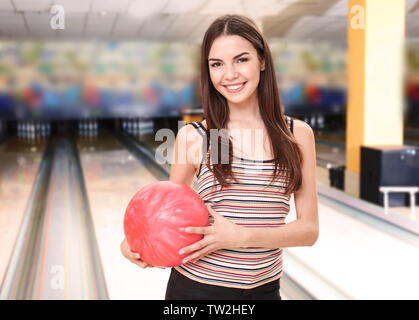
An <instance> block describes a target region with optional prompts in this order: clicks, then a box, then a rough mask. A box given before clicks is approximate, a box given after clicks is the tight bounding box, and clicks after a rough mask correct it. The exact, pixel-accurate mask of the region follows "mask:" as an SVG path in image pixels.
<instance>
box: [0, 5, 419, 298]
mask: <svg viewBox="0 0 419 320" xmlns="http://www.w3.org/2000/svg"><path fill="white" fill-rule="evenodd" d="M377 6H381V7H377ZM377 8H380V10H377ZM229 13H237V14H242V15H246V16H248V17H249V18H252V19H253V20H254V21H255V22H256V23H257V24H258V26H259V27H260V28H261V30H262V31H263V33H264V35H265V36H266V38H267V39H268V43H269V45H270V49H271V51H272V55H273V59H274V62H275V70H276V74H277V81H278V85H279V89H280V99H281V102H282V104H283V107H284V111H285V113H286V114H287V115H289V116H291V117H294V118H296V119H301V120H303V121H305V122H307V123H308V124H310V126H311V127H312V128H313V130H314V132H315V137H316V153H317V180H318V181H317V182H318V192H319V215H320V237H319V240H318V242H317V243H316V244H315V246H314V247H312V248H287V249H286V250H285V251H286V254H285V257H284V275H283V278H282V280H281V295H282V297H283V299H418V298H419V295H418V294H417V290H416V288H417V286H418V285H419V275H418V270H419V250H418V249H419V237H418V236H419V210H418V206H419V1H418V0H406V1H404V0H387V1H378V0H358V1H356V0H353V1H352V0H261V1H257V2H256V1H250V0H234V1H233V0H231V1H227V2H226V1H222V0H205V1H203V0H194V1H190V0H154V1H152V2H148V1H143V0H0V120H1V122H0V279H2V285H1V291H0V298H1V299H163V298H164V291H165V285H166V281H167V279H168V274H169V273H168V272H169V270H166V269H165V270H161V269H156V270H154V269H147V270H141V269H139V268H138V267H137V266H135V265H131V264H130V263H129V262H128V261H126V260H125V259H124V258H123V257H122V255H121V254H120V251H119V244H120V242H121V241H122V239H123V237H124V235H123V229H122V221H123V215H124V211H125V207H126V205H127V204H128V202H129V200H130V198H131V197H132V196H133V195H134V194H135V192H136V191H138V190H139V189H140V188H141V187H142V186H145V185H147V184H149V183H152V182H154V181H157V180H167V179H168V174H169V172H170V165H169V164H164V165H159V163H158V161H157V159H159V158H164V157H167V158H169V159H170V158H171V152H172V146H171V145H168V146H167V147H168V151H167V153H166V154H161V153H159V152H157V153H156V149H157V147H158V146H159V145H161V144H162V143H163V142H162V141H161V140H156V132H157V131H158V130H159V129H162V128H169V129H171V130H173V132H174V133H177V131H178V129H179V127H178V121H184V122H190V121H201V120H202V119H203V113H202V107H201V97H200V88H199V65H200V60H199V59H200V45H201V42H202V38H203V35H204V32H205V30H206V29H207V28H208V26H209V25H210V24H211V22H212V21H214V20H215V19H216V18H217V17H219V16H221V15H223V14H229ZM354 19H355V20H354ZM380 19H381V20H380ZM354 21H355V22H354ZM365 21H367V22H368V21H370V24H368V23H367V24H365V23H364V22H365ZM354 23H355V27H354ZM358 25H360V27H359V28H358V27H357V26H358ZM369 26H370V27H369ZM386 28H387V29H386ZM371 30H372V31H371ZM380 30H381V32H382V33H383V34H384V35H382V34H381V33H380ZM375 40H376V41H375ZM381 102H383V105H381ZM384 104H385V106H384ZM387 104H388V105H387ZM369 132H372V133H371V134H369ZM388 136H390V137H391V139H390V138H388ZM394 137H395V138H394ZM393 138H394V139H393ZM165 142H167V141H165ZM383 187H384V188H383ZM194 188H196V184H194ZM292 219H295V209H294V207H293V204H292V208H291V212H290V215H289V219H288V220H287V222H289V221H292ZM389 275H390V276H389Z"/></svg>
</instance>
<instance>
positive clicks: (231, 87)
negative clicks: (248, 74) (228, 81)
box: [224, 81, 247, 93]
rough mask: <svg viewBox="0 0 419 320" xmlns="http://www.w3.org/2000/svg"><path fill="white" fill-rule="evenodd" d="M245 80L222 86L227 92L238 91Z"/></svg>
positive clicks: (244, 83)
mask: <svg viewBox="0 0 419 320" xmlns="http://www.w3.org/2000/svg"><path fill="white" fill-rule="evenodd" d="M246 83H247V81H245V82H242V83H239V84H234V85H225V86H224V88H226V89H227V92H228V93H237V92H240V91H241V90H242V89H243V88H244V87H245V85H246Z"/></svg>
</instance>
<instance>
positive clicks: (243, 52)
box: [208, 35, 265, 105]
mask: <svg viewBox="0 0 419 320" xmlns="http://www.w3.org/2000/svg"><path fill="white" fill-rule="evenodd" d="M208 66H209V72H210V78H211V81H212V84H213V85H214V87H215V89H217V91H218V92H219V93H221V94H222V95H223V96H224V97H225V98H226V99H227V101H228V102H229V103H230V104H231V103H232V104H237V105H242V104H246V103H248V102H249V103H250V102H252V101H254V99H255V98H256V97H257V87H258V84H259V79H260V72H261V70H264V68H265V67H264V63H263V62H262V64H261V62H260V60H259V57H258V55H257V52H256V49H255V48H254V47H253V45H252V44H251V43H250V42H249V41H247V40H246V39H244V38H242V37H240V36H237V35H229V36H220V37H218V38H216V39H215V40H214V42H213V43H212V46H211V49H210V52H209V55H208Z"/></svg>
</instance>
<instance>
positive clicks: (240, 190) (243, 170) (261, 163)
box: [175, 117, 293, 289]
mask: <svg viewBox="0 0 419 320" xmlns="http://www.w3.org/2000/svg"><path fill="white" fill-rule="evenodd" d="M287 122H288V126H289V129H290V131H291V132H292V131H293V130H292V129H293V121H292V119H291V118H289V117H287ZM191 124H192V125H193V126H194V127H195V128H196V129H197V130H198V131H199V133H200V134H201V135H202V136H203V137H204V139H205V137H206V134H205V128H204V126H203V125H202V123H200V122H192V123H191ZM210 149H211V146H209V148H208V151H207V155H208V152H209V151H210ZM274 167H275V164H274V161H273V160H249V159H243V158H239V157H235V156H233V161H232V171H233V174H234V176H235V177H236V178H237V179H238V181H239V183H237V182H235V181H233V182H232V184H231V185H230V186H229V187H227V188H224V189H223V190H221V186H220V185H219V184H218V181H217V182H216V183H214V175H213V173H212V172H211V171H210V170H209V169H208V167H207V166H206V164H205V163H201V167H200V169H199V172H198V173H197V175H196V178H197V185H198V190H197V192H198V194H199V195H200V196H201V198H202V200H203V201H204V203H206V204H210V205H211V207H212V208H213V209H214V210H215V211H217V212H218V213H219V214H221V215H223V216H224V217H226V218H228V219H230V220H231V221H233V222H234V223H236V224H238V225H240V226H243V227H249V228H251V227H280V226H281V225H284V224H285V218H286V217H287V214H288V212H289V208H290V205H289V200H290V196H289V195H286V194H285V193H284V191H285V188H286V180H285V177H284V176H281V175H280V176H279V178H277V179H276V180H275V181H274V182H272V184H271V185H269V183H270V181H271V179H272V177H273V171H274ZM268 185H269V186H268ZM175 269H176V270H177V271H178V272H180V273H181V274H183V275H184V276H186V277H188V278H190V279H192V280H195V281H198V282H201V283H206V284H211V285H218V286H224V287H232V288H241V289H251V288H254V287H258V286H261V285H263V284H265V283H268V282H271V281H274V280H277V279H279V278H281V275H282V249H281V248H277V249H267V248H261V247H252V248H233V249H221V250H217V251H214V252H211V253H209V254H208V255H206V256H204V257H202V258H201V259H199V260H197V261H196V262H188V263H186V264H183V265H181V266H178V267H175Z"/></svg>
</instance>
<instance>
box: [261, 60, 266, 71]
mask: <svg viewBox="0 0 419 320" xmlns="http://www.w3.org/2000/svg"><path fill="white" fill-rule="evenodd" d="M260 71H265V59H262V61H261V62H260Z"/></svg>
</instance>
